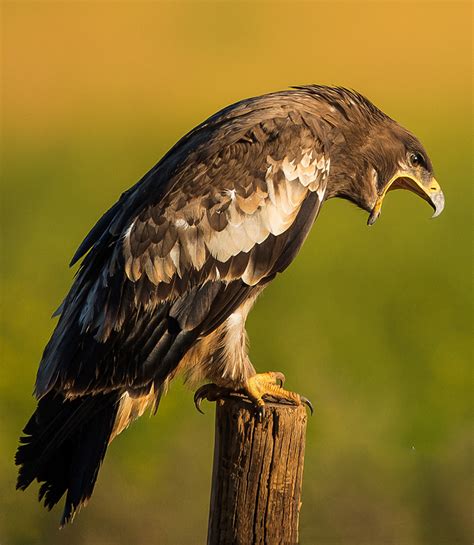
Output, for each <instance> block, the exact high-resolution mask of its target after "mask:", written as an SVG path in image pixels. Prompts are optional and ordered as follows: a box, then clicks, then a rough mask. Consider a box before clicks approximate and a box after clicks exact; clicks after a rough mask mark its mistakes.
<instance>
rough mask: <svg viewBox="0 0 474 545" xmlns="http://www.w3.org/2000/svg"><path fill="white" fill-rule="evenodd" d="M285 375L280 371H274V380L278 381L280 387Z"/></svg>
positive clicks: (283, 382)
mask: <svg viewBox="0 0 474 545" xmlns="http://www.w3.org/2000/svg"><path fill="white" fill-rule="evenodd" d="M285 380H286V377H285V375H284V374H283V373H280V371H276V372H275V381H276V382H279V383H280V388H283V385H284V384H285Z"/></svg>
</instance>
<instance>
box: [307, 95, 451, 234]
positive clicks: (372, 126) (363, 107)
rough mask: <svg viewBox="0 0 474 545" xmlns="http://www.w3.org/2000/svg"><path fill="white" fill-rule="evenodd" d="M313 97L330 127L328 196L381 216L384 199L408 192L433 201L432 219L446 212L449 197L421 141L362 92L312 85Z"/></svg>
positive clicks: (431, 203)
mask: <svg viewBox="0 0 474 545" xmlns="http://www.w3.org/2000/svg"><path fill="white" fill-rule="evenodd" d="M311 94H312V95H313V97H312V98H313V99H314V98H316V99H317V101H318V102H319V110H320V114H321V113H322V117H323V119H324V120H325V122H326V124H327V126H328V127H329V129H328V130H329V133H330V134H329V135H328V136H329V138H328V141H329V142H331V144H330V146H331V151H330V156H331V174H330V176H329V179H328V188H327V198H332V197H340V198H343V199H347V200H349V201H351V202H353V203H355V204H356V205H357V206H359V207H360V208H362V209H364V210H366V211H367V212H369V219H368V224H369V225H372V224H373V223H374V222H375V221H376V219H377V218H378V217H379V215H380V211H381V208H382V203H383V200H384V198H385V195H386V194H387V193H388V192H389V191H392V190H393V189H408V190H410V191H412V192H413V193H416V194H417V195H419V196H420V197H422V198H423V199H424V200H426V201H428V202H429V203H430V205H431V206H432V207H433V209H434V214H433V217H436V216H438V215H439V214H441V212H442V211H443V208H444V195H443V192H442V191H441V188H440V186H439V184H438V182H437V181H436V179H435V177H434V174H433V165H432V163H431V161H430V159H429V157H428V154H427V152H426V150H425V149H424V147H423V145H422V144H421V143H420V141H419V140H418V139H417V138H416V137H415V136H414V135H413V134H412V133H410V132H409V131H408V130H406V129H405V128H403V127H402V126H401V125H399V124H398V123H397V122H396V121H394V120H393V119H391V118H390V117H388V116H387V115H385V114H384V113H383V112H382V111H381V110H379V109H378V108H377V107H376V106H374V105H373V104H372V103H371V102H370V101H369V100H368V99H366V98H365V97H363V96H362V95H360V94H359V93H357V92H355V91H351V90H347V89H344V88H339V87H335V88H331V87H322V86H321V87H319V86H312V87H311Z"/></svg>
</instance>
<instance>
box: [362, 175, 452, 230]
mask: <svg viewBox="0 0 474 545" xmlns="http://www.w3.org/2000/svg"><path fill="white" fill-rule="evenodd" d="M394 189H408V190H409V191H412V192H413V193H416V194H417V195H418V196H420V197H421V198H422V199H424V200H425V201H428V202H429V204H430V205H431V206H432V208H433V210H434V213H433V216H432V217H433V218H436V216H439V215H440V214H441V212H442V211H443V208H444V195H443V192H442V191H441V187H440V186H439V184H438V182H437V181H436V180H435V179H434V178H433V177H431V178H429V179H428V180H426V181H425V180H420V179H419V178H418V177H416V176H415V175H414V174H412V173H411V172H409V171H406V170H398V171H397V172H396V173H395V175H394V176H393V177H392V178H391V180H390V181H389V182H388V184H387V185H386V186H385V187H384V190H383V192H382V193H381V194H380V195H379V196H378V198H377V200H376V202H375V205H374V207H373V208H372V212H371V213H370V216H369V219H368V220H367V225H373V224H374V223H375V222H376V220H377V218H378V217H379V216H380V211H381V209H382V203H383V200H384V198H385V195H386V194H387V193H388V192H389V191H392V190H394Z"/></svg>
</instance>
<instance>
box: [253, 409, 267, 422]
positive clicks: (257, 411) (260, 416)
mask: <svg viewBox="0 0 474 545" xmlns="http://www.w3.org/2000/svg"><path fill="white" fill-rule="evenodd" d="M255 415H256V417H257V422H258V423H259V424H261V423H262V422H263V419H264V418H265V405H257V407H256V408H255Z"/></svg>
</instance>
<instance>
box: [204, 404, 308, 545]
mask: <svg viewBox="0 0 474 545" xmlns="http://www.w3.org/2000/svg"><path fill="white" fill-rule="evenodd" d="M306 422H307V414H306V410H305V408H304V407H302V406H300V407H296V406H291V405H282V404H271V403H268V404H267V405H266V413H265V417H264V419H263V421H262V422H261V423H259V422H258V421H257V420H256V418H255V417H254V412H253V407H252V405H250V404H249V403H248V402H247V401H245V400H240V399H228V400H220V401H219V402H218V403H217V410H216V431H215V445H214V467H213V475H212V491H211V506H210V514H209V531H208V545H234V544H235V545H289V544H294V543H298V522H299V514H300V509H301V488H302V482H303V464H304V450H305V433H306Z"/></svg>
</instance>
